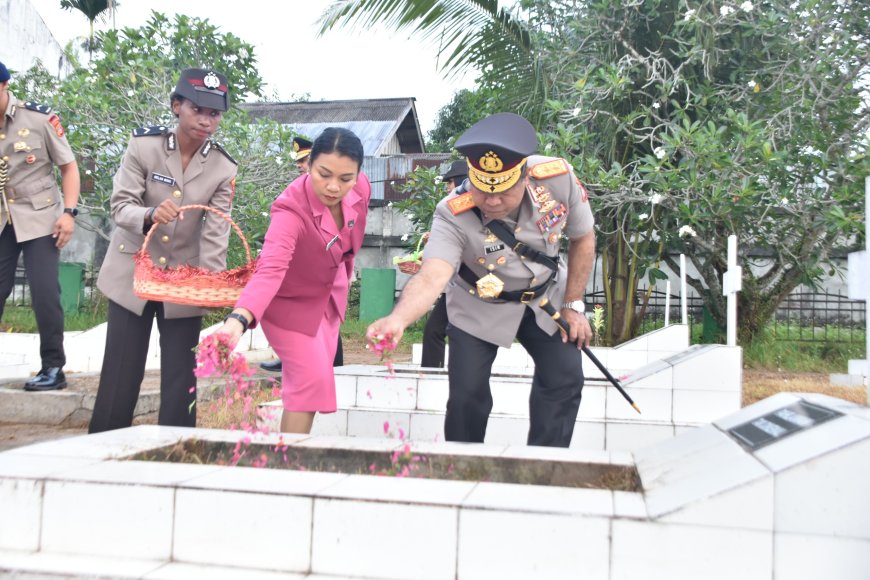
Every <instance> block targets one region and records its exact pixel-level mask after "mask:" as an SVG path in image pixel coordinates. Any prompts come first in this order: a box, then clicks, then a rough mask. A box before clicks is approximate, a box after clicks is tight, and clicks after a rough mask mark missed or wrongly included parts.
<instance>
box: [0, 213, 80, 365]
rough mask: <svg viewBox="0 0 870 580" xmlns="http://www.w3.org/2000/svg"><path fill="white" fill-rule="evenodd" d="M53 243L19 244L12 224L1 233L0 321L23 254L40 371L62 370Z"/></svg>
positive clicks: (56, 261) (57, 253)
mask: <svg viewBox="0 0 870 580" xmlns="http://www.w3.org/2000/svg"><path fill="white" fill-rule="evenodd" d="M55 243H56V240H55V239H54V238H52V237H51V236H50V235H49V236H42V237H40V238H35V239H33V240H28V241H26V242H21V243H19V242H18V241H17V240H16V238H15V230H14V228H13V227H12V224H10V223H7V224H6V227H4V228H3V232H2V233H0V320H2V319H3V309H4V306H5V305H6V299H7V298H9V295H10V294H12V288H13V286H14V284H15V267H16V266H17V265H18V256H19V255H20V254H21V253H22V252H23V253H24V271H25V274H26V276H27V284H28V285H29V286H30V301H31V305H32V307H33V313H34V314H35V315H36V326H37V328H39V356H40V357H41V358H42V368H44V369H46V368H50V367H61V368H62V367H63V366H64V365H65V364H66V356H65V355H64V352H63V308H61V305H60V283H59V282H58V279H57V277H58V264H59V263H60V250H59V249H57V246H55Z"/></svg>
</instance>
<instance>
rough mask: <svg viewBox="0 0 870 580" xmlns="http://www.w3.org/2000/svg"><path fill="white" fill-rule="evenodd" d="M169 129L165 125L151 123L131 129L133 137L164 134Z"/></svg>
mask: <svg viewBox="0 0 870 580" xmlns="http://www.w3.org/2000/svg"><path fill="white" fill-rule="evenodd" d="M167 131H169V127H167V126H165V125H151V126H150V127H139V128H137V129H133V136H134V137H151V136H152V135H165V134H166V132H167Z"/></svg>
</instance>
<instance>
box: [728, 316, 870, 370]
mask: <svg viewBox="0 0 870 580" xmlns="http://www.w3.org/2000/svg"><path fill="white" fill-rule="evenodd" d="M780 332H781V329H777V333H776V335H775V334H774V330H773V328H772V327H768V328H766V329H765V330H764V331H763V332H762V333H761V336H759V337H758V338H756V339H755V340H754V341H753V342H752V344H750V345H749V346H747V347H745V348H744V349H743V363H744V364H745V365H746V366H747V367H748V368H753V369H763V370H783V371H791V372H816V373H832V372H833V373H836V372H839V373H842V372H846V370H847V369H848V366H849V359H863V358H865V356H866V350H867V349H866V345H867V342H866V338H865V336H866V334H865V331H863V330H862V331H855V332H854V333H853V334H852V338H853V340H852V341H851V342H834V341H826V342H820V341H813V342H810V341H806V340H804V341H800V340H786V339H783V338H782V337H781V334H780ZM804 336H805V337H806V336H807V334H806V333H804Z"/></svg>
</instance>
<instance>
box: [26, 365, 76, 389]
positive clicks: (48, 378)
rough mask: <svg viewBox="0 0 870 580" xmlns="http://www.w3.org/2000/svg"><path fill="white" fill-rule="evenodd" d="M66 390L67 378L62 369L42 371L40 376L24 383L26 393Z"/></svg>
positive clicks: (52, 368) (53, 368)
mask: <svg viewBox="0 0 870 580" xmlns="http://www.w3.org/2000/svg"><path fill="white" fill-rule="evenodd" d="M65 388H66V377H65V376H64V374H63V369H61V368H60V367H49V368H47V369H42V370H41V371H39V374H38V375H36V376H35V377H33V378H32V379H30V380H29V381H27V382H26V383H24V390H25V391H54V390H57V389H65Z"/></svg>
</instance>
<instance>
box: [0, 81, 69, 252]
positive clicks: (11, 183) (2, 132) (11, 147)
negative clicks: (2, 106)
mask: <svg viewBox="0 0 870 580" xmlns="http://www.w3.org/2000/svg"><path fill="white" fill-rule="evenodd" d="M3 114H4V117H5V123H4V125H3V127H2V128H0V159H3V160H5V161H6V163H7V166H8V183H7V184H6V187H5V194H4V195H3V199H0V229H2V228H4V227H6V223H7V221H8V220H9V214H10V213H11V214H12V226H13V227H14V229H15V239H16V240H17V241H18V242H19V243H21V242H26V241H28V240H32V239H34V238H40V237H42V236H48V235H51V233H52V231H53V228H54V224H55V222H57V219H58V218H59V217H60V216H61V214H63V197H62V196H61V194H60V190H59V189H58V187H57V177H56V176H55V173H54V165H58V166H60V165H66V164H67V163H72V162H73V161H75V156H74V155H73V152H72V149H70V146H69V143H68V142H67V140H66V134H65V133H64V129H63V125H61V124H60V119H59V118H58V116H57V115H55V114H54V113H52V112H51V107H47V106H45V105H36V104H34V103H29V102H23V101H19V100H17V99H16V98H15V96H14V95H13V94H12V93H9V104H8V105H7V107H6V110H5V111H4V112H3Z"/></svg>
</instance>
